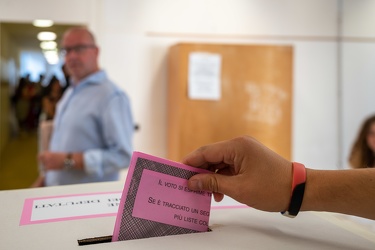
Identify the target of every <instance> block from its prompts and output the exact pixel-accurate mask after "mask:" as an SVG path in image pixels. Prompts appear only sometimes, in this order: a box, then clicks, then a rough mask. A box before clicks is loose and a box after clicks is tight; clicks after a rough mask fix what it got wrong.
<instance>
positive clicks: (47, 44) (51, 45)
mask: <svg viewBox="0 0 375 250" xmlns="http://www.w3.org/2000/svg"><path fill="white" fill-rule="evenodd" d="M40 47H41V48H42V50H54V49H56V48H57V43H56V42H55V41H43V42H41V43H40Z"/></svg>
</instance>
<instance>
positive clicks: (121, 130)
mask: <svg viewBox="0 0 375 250" xmlns="http://www.w3.org/2000/svg"><path fill="white" fill-rule="evenodd" d="M133 132H134V123H133V118H132V113H131V107H130V101H129V98H128V96H127V95H126V94H125V93H124V92H123V91H121V90H120V89H119V88H118V87H117V86H116V85H115V84H114V83H113V82H111V81H110V80H109V79H108V77H107V74H106V73H105V72H104V71H98V72H96V73H94V74H92V75H90V76H88V77H86V78H85V79H83V80H82V81H81V82H79V84H77V85H76V86H70V87H69V88H68V89H67V90H66V91H65V93H64V95H63V97H62V99H61V100H60V102H59V103H58V105H57V109H56V116H55V119H54V128H53V133H52V138H51V141H50V147H49V149H50V151H52V152H66V153H67V152H82V153H83V160H84V171H82V170H77V169H71V170H66V169H64V170H56V171H47V172H46V186H53V185H64V184H76V183H88V182H98V181H114V180H118V177H119V171H120V170H121V169H124V168H126V167H128V166H129V162H130V158H131V154H132V150H133V149H132V139H133Z"/></svg>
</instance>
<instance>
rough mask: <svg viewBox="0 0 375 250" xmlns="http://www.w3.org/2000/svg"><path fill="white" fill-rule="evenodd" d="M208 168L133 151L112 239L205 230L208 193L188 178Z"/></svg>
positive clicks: (208, 213)
mask: <svg viewBox="0 0 375 250" xmlns="http://www.w3.org/2000/svg"><path fill="white" fill-rule="evenodd" d="M197 173H208V171H207V170H204V169H197V168H193V167H190V166H185V165H183V164H181V163H177V162H172V161H168V160H165V159H161V158H157V157H154V156H151V155H147V154H144V153H140V152H134V153H133V157H132V160H131V164H130V167H129V172H128V175H127V178H126V182H125V186H124V190H123V194H122V198H121V202H120V207H119V210H118V214H117V218H116V223H115V229H114V232H113V236H112V241H121V240H132V239H141V238H150V237H157V236H166V235H176V234H186V233H195V232H207V230H208V222H209V216H210V205H211V197H212V195H211V193H210V192H206V191H192V190H190V189H189V188H188V187H187V182H188V179H189V178H190V177H191V176H193V175H194V174H197Z"/></svg>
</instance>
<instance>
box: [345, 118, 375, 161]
mask: <svg viewBox="0 0 375 250" xmlns="http://www.w3.org/2000/svg"><path fill="white" fill-rule="evenodd" d="M349 163H350V166H351V167H352V168H373V167H375V115H373V116H370V117H368V118H367V119H366V120H365V121H364V122H363V124H362V127H361V129H360V130H359V133H358V136H357V139H356V140H355V142H354V144H353V146H352V150H351V153H350V156H349Z"/></svg>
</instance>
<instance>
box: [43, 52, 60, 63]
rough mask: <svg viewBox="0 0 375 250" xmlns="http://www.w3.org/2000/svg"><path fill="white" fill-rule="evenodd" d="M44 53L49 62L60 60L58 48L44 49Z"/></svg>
mask: <svg viewBox="0 0 375 250" xmlns="http://www.w3.org/2000/svg"><path fill="white" fill-rule="evenodd" d="M43 54H44V57H45V58H46V60H47V62H48V63H49V64H57V63H58V62H59V55H58V53H57V50H47V51H43Z"/></svg>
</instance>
